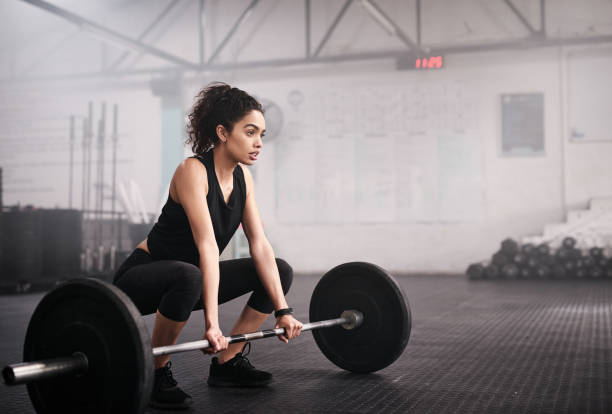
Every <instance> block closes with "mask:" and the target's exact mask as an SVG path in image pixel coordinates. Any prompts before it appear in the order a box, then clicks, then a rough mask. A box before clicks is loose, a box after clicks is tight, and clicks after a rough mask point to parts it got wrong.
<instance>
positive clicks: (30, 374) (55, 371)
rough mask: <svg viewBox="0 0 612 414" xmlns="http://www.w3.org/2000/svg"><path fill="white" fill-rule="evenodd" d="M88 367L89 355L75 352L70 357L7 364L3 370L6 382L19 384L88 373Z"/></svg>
mask: <svg viewBox="0 0 612 414" xmlns="http://www.w3.org/2000/svg"><path fill="white" fill-rule="evenodd" d="M88 368H89V361H88V360H87V356H85V354H83V353H81V352H75V353H74V354H73V355H72V356H68V357H61V358H51V359H43V360H40V361H32V362H22V363H19V364H13V365H7V366H6V367H4V369H3V370H2V376H3V377H4V382H5V384H7V385H18V384H26V383H28V382H32V381H40V380H44V379H47V378H56V377H58V376H62V375H68V374H73V375H80V374H84V373H86V372H87V369H88Z"/></svg>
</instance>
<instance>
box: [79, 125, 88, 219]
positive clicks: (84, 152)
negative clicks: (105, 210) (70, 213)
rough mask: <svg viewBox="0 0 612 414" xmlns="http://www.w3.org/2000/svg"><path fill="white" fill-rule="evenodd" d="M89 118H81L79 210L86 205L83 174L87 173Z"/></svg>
mask: <svg viewBox="0 0 612 414" xmlns="http://www.w3.org/2000/svg"><path fill="white" fill-rule="evenodd" d="M88 123H89V120H88V119H87V118H85V119H83V143H82V148H81V150H82V164H83V165H82V169H83V172H82V174H81V210H83V211H85V209H86V208H87V206H86V205H85V188H86V185H85V183H86V181H85V176H86V175H87V128H88V126H87V125H88Z"/></svg>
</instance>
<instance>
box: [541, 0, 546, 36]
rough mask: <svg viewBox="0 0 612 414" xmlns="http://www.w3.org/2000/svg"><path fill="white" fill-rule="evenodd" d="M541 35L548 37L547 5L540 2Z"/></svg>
mask: <svg viewBox="0 0 612 414" xmlns="http://www.w3.org/2000/svg"><path fill="white" fill-rule="evenodd" d="M540 34H541V35H542V36H546V4H545V0H540Z"/></svg>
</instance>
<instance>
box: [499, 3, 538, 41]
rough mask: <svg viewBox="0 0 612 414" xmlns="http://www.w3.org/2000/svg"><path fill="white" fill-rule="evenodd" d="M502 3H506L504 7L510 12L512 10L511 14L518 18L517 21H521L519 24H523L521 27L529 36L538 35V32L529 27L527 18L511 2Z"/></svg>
mask: <svg viewBox="0 0 612 414" xmlns="http://www.w3.org/2000/svg"><path fill="white" fill-rule="evenodd" d="M504 3H506V5H507V6H508V7H509V8H510V10H512V13H514V15H515V16H516V17H518V19H519V20H520V21H521V23H522V24H523V26H525V27H526V28H527V30H529V34H530V35H532V36H533V35H535V34H537V33H538V31H537V30H536V29H534V27H533V26H532V25H531V23H529V20H527V18H526V17H525V16H524V15H523V13H521V11H520V10H519V9H518V8H517V7H516V6H515V5H514V4H513V3H512V1H511V0H504Z"/></svg>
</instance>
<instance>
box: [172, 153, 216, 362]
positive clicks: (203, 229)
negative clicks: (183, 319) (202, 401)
mask: <svg viewBox="0 0 612 414" xmlns="http://www.w3.org/2000/svg"><path fill="white" fill-rule="evenodd" d="M173 189H174V195H175V196H176V199H175V200H176V201H177V202H178V203H179V204H180V205H181V206H182V207H183V209H184V210H185V213H186V214H187V218H188V220H189V225H190V227H191V232H192V234H193V239H194V242H195V245H196V246H197V248H198V252H199V254H200V270H201V271H202V282H203V283H202V300H203V302H204V312H205V315H206V316H205V323H206V334H205V337H206V338H207V339H208V340H209V341H210V343H211V348H212V352H218V351H220V350H223V349H225V348H227V340H226V339H225V338H224V337H223V335H222V334H221V330H220V329H219V305H218V295H219V248H218V246H217V242H216V240H215V233H214V230H213V225H212V220H211V218H210V212H209V211H208V204H207V203H206V195H207V193H208V177H207V174H206V168H205V167H204V166H203V165H202V163H201V162H200V161H198V160H196V159H194V158H188V159H186V160H185V161H183V162H182V163H181V164H180V165H179V167H178V168H177V170H176V173H175V175H174V180H173ZM171 190H172V188H171Z"/></svg>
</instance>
